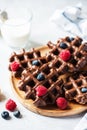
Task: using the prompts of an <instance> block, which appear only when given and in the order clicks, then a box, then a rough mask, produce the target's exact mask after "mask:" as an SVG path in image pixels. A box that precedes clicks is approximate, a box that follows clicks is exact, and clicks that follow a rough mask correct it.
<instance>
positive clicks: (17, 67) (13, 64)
mask: <svg viewBox="0 0 87 130" xmlns="http://www.w3.org/2000/svg"><path fill="white" fill-rule="evenodd" d="M19 66H20V64H19V63H18V62H16V61H14V62H12V63H11V65H10V68H11V70H12V71H17V70H18V69H19Z"/></svg>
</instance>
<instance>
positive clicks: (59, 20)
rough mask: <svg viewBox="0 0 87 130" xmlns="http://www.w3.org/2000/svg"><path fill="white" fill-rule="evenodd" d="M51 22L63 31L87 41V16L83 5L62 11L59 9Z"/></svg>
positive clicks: (69, 7) (68, 7)
mask: <svg viewBox="0 0 87 130" xmlns="http://www.w3.org/2000/svg"><path fill="white" fill-rule="evenodd" d="M50 21H51V22H54V23H55V24H56V25H57V26H58V27H60V28H61V29H62V30H63V31H64V30H65V31H66V32H69V33H71V34H73V35H79V36H81V37H83V38H85V39H86V37H87V16H86V14H85V13H84V12H83V10H82V4H81V3H79V4H78V5H76V6H67V7H65V8H64V9H61V10H59V9H57V10H56V11H55V12H54V14H53V15H52V17H51V18H50Z"/></svg>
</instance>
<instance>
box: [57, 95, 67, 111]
mask: <svg viewBox="0 0 87 130" xmlns="http://www.w3.org/2000/svg"><path fill="white" fill-rule="evenodd" d="M56 103H57V106H58V107H59V108H60V109H62V110H64V109H66V108H67V106H68V103H67V100H66V99H65V98H63V97H59V98H57V100H56Z"/></svg>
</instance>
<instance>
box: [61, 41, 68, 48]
mask: <svg viewBox="0 0 87 130" xmlns="http://www.w3.org/2000/svg"><path fill="white" fill-rule="evenodd" d="M67 47H68V46H67V44H66V43H64V42H61V43H60V48H62V49H66V48H67Z"/></svg>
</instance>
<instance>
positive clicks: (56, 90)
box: [18, 63, 63, 107]
mask: <svg viewBox="0 0 87 130" xmlns="http://www.w3.org/2000/svg"><path fill="white" fill-rule="evenodd" d="M48 65H49V64H48V63H47V64H44V65H43V66H41V67H40V68H38V69H37V70H36V71H33V73H31V71H30V70H29V69H28V70H27V69H26V70H24V71H23V73H22V78H21V80H20V81H19V85H18V87H19V89H20V90H22V91H24V92H25V98H26V99H32V100H33V101H34V104H35V105H36V106H37V107H41V106H47V105H52V104H55V100H56V98H57V97H59V96H62V95H63V89H62V85H63V80H59V79H58V73H57V71H56V69H55V68H50V67H49V66H48ZM40 74H41V75H43V78H42V79H41V80H40V79H38V75H40ZM39 85H42V86H45V87H46V88H47V93H46V94H45V95H44V96H41V97H38V96H37V95H36V91H35V89H36V87H38V86H39Z"/></svg>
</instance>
